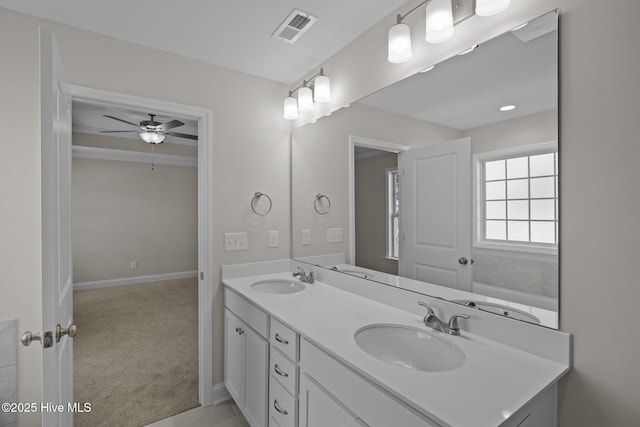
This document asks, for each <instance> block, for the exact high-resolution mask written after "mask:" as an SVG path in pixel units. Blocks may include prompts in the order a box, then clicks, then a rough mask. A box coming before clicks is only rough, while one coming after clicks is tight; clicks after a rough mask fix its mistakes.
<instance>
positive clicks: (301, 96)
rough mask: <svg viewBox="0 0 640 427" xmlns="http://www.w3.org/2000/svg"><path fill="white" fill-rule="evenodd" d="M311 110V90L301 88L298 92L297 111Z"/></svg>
mask: <svg viewBox="0 0 640 427" xmlns="http://www.w3.org/2000/svg"><path fill="white" fill-rule="evenodd" d="M311 110H313V93H312V92H311V88H308V87H303V88H300V90H298V111H311Z"/></svg>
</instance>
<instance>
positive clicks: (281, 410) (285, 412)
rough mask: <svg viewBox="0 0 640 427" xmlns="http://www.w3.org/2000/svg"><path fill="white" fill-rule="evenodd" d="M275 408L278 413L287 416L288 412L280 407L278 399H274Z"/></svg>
mask: <svg viewBox="0 0 640 427" xmlns="http://www.w3.org/2000/svg"><path fill="white" fill-rule="evenodd" d="M273 407H274V408H276V411H278V412H280V413H281V414H282V415H287V414H288V412H287V411H286V410H284V409H282V408H281V407H280V405H278V399H273Z"/></svg>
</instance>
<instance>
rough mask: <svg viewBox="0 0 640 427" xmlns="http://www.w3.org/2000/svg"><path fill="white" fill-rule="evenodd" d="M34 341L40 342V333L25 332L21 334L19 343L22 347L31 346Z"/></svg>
mask: <svg viewBox="0 0 640 427" xmlns="http://www.w3.org/2000/svg"><path fill="white" fill-rule="evenodd" d="M34 341H42V336H41V335H40V332H36V333H34V332H31V331H27V332H25V333H24V334H22V337H20V342H21V343H22V345H24V346H28V345H31V343H32V342H34Z"/></svg>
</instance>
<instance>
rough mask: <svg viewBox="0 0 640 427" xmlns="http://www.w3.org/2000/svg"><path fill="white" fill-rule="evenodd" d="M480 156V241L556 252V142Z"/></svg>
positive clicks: (477, 159) (477, 243)
mask: <svg viewBox="0 0 640 427" xmlns="http://www.w3.org/2000/svg"><path fill="white" fill-rule="evenodd" d="M475 158H476V161H475V166H476V177H477V183H478V185H477V188H476V189H475V192H476V195H477V197H476V200H477V206H476V219H477V220H476V224H477V232H476V245H477V246H480V247H483V246H484V247H494V248H501V249H508V250H514V249H516V248H517V249H516V250H525V251H533V252H553V251H557V244H558V150H557V144H556V143H545V144H536V145H532V146H526V147H521V148H517V149H512V150H501V151H493V152H489V153H482V154H479V155H476V156H475Z"/></svg>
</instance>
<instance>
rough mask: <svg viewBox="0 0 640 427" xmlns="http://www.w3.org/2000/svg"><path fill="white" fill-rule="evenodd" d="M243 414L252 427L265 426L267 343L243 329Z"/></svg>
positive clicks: (247, 329) (267, 365)
mask: <svg viewBox="0 0 640 427" xmlns="http://www.w3.org/2000/svg"><path fill="white" fill-rule="evenodd" d="M243 336H244V337H245V383H244V384H245V394H244V396H245V399H244V414H245V416H246V417H247V421H249V424H251V425H252V426H256V427H258V426H265V427H266V425H267V401H268V399H269V397H268V383H267V381H268V375H269V343H268V342H267V340H265V339H264V338H262V337H261V336H260V335H258V334H257V333H256V332H254V331H253V330H252V329H249V328H245V329H244V334H243Z"/></svg>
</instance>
